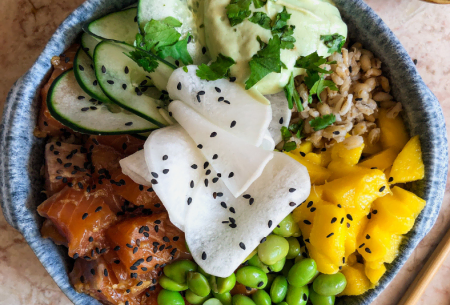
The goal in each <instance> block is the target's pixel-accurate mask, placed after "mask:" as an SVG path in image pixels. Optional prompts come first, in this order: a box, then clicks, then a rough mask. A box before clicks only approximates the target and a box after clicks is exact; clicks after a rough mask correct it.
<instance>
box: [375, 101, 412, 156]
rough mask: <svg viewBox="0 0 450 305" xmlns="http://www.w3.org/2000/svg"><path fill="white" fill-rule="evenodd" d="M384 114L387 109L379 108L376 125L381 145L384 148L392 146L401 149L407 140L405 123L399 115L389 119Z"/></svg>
mask: <svg viewBox="0 0 450 305" xmlns="http://www.w3.org/2000/svg"><path fill="white" fill-rule="evenodd" d="M386 114H387V109H383V108H380V109H379V112H378V126H379V127H380V129H381V137H380V142H381V145H382V146H383V148H384V149H387V148H390V147H392V148H394V149H396V150H397V151H401V150H402V148H403V147H404V146H405V145H406V143H407V142H408V140H409V136H408V133H407V132H406V127H405V124H404V123H403V120H402V118H401V117H400V116H397V117H395V118H393V119H390V118H388V117H386Z"/></svg>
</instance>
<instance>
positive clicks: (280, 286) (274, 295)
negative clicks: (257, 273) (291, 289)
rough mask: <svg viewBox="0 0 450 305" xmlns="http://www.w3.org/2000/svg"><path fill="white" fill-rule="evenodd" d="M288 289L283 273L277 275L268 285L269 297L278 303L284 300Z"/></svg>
mask: <svg viewBox="0 0 450 305" xmlns="http://www.w3.org/2000/svg"><path fill="white" fill-rule="evenodd" d="M287 290H288V282H287V280H286V278H285V277H284V276H283V275H279V276H277V277H276V278H275V280H274V281H273V283H272V287H270V298H271V299H272V302H274V303H279V302H281V301H283V300H284V298H285V297H286V294H287Z"/></svg>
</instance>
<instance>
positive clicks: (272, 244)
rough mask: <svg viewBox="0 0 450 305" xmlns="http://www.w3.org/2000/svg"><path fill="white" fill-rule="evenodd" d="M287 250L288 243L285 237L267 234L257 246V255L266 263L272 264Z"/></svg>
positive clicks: (285, 253)
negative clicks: (264, 239)
mask: <svg viewBox="0 0 450 305" xmlns="http://www.w3.org/2000/svg"><path fill="white" fill-rule="evenodd" d="M288 252H289V243H288V241H287V240H286V238H284V237H281V236H278V235H274V234H272V235H269V236H267V239H266V241H265V242H263V243H262V244H259V246H258V257H259V259H260V260H261V262H263V263H264V264H266V265H273V264H275V263H276V262H278V261H279V260H280V259H282V258H283V257H286V255H287V254H288Z"/></svg>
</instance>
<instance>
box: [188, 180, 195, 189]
mask: <svg viewBox="0 0 450 305" xmlns="http://www.w3.org/2000/svg"><path fill="white" fill-rule="evenodd" d="M189 185H190V187H191V189H192V188H194V181H193V180H191V183H190V184H189Z"/></svg>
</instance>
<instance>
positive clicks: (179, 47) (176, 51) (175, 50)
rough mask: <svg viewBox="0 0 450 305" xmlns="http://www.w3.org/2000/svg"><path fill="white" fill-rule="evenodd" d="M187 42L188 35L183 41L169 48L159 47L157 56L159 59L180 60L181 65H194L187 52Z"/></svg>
mask: <svg viewBox="0 0 450 305" xmlns="http://www.w3.org/2000/svg"><path fill="white" fill-rule="evenodd" d="M188 40H189V34H188V36H186V38H185V39H183V40H179V41H177V42H176V43H175V44H173V45H170V46H164V47H161V48H160V50H159V52H158V54H157V55H158V56H159V57H161V58H166V57H169V56H170V57H172V58H173V59H175V60H181V61H182V62H183V64H185V65H189V64H192V63H194V62H193V60H192V57H191V55H190V54H189V52H188V50H187V42H188Z"/></svg>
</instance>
